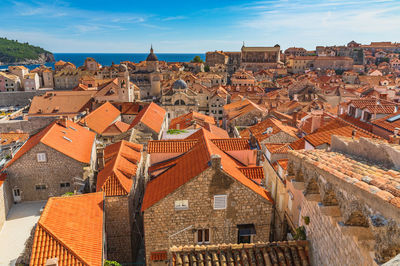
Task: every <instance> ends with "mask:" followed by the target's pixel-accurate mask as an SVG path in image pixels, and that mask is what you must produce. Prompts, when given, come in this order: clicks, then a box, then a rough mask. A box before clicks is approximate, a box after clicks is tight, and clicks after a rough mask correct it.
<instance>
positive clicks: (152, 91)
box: [129, 47, 162, 100]
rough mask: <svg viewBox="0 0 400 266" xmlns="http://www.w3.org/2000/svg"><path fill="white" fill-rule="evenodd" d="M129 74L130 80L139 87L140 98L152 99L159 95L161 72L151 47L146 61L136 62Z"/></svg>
mask: <svg viewBox="0 0 400 266" xmlns="http://www.w3.org/2000/svg"><path fill="white" fill-rule="evenodd" d="M129 75H130V79H131V81H132V82H133V83H134V84H135V85H137V86H138V87H139V88H140V99H142V100H144V99H153V97H156V98H158V97H160V96H161V81H162V74H161V72H160V68H159V61H158V58H157V56H156V55H155V53H154V50H153V47H151V48H150V53H149V55H148V56H147V58H146V61H143V62H140V63H139V64H136V65H135V67H134V69H133V70H131V71H130V72H129Z"/></svg>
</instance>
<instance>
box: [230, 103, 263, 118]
mask: <svg viewBox="0 0 400 266" xmlns="http://www.w3.org/2000/svg"><path fill="white" fill-rule="evenodd" d="M254 110H257V111H260V112H265V113H266V112H267V110H266V109H265V108H262V107H261V106H259V105H257V104H255V103H254V102H252V101H250V100H249V99H244V100H239V101H237V102H233V103H230V104H227V105H225V106H224V111H225V113H226V115H227V117H228V120H231V119H234V118H237V117H239V116H242V115H245V114H247V113H249V112H252V111H254Z"/></svg>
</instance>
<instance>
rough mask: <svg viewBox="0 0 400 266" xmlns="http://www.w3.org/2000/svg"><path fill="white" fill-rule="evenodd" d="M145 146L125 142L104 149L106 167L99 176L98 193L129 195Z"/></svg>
mask: <svg viewBox="0 0 400 266" xmlns="http://www.w3.org/2000/svg"><path fill="white" fill-rule="evenodd" d="M142 149H143V146H142V145H140V144H136V143H131V142H128V141H125V140H122V141H120V142H117V143H114V144H111V145H109V146H107V147H106V148H105V149H104V160H105V162H106V163H105V166H104V168H103V169H102V170H101V171H100V172H99V174H98V175H97V188H96V190H97V191H104V192H105V195H106V196H120V195H127V194H129V192H130V191H131V188H132V185H133V178H135V177H136V171H137V168H138V164H139V163H140V159H141V151H142Z"/></svg>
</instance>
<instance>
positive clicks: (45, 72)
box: [31, 66, 54, 89]
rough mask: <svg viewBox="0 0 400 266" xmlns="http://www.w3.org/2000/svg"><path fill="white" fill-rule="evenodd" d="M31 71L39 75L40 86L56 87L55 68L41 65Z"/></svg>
mask: <svg viewBox="0 0 400 266" xmlns="http://www.w3.org/2000/svg"><path fill="white" fill-rule="evenodd" d="M31 73H37V74H38V75H39V87H40V88H46V89H47V88H49V89H53V88H54V76H53V70H52V69H51V68H50V67H49V68H48V67H45V66H40V67H37V68H35V69H33V70H32V71H31Z"/></svg>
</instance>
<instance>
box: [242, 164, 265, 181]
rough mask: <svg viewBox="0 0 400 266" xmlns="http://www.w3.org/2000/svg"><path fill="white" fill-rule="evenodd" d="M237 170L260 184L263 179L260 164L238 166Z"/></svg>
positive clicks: (262, 170)
mask: <svg viewBox="0 0 400 266" xmlns="http://www.w3.org/2000/svg"><path fill="white" fill-rule="evenodd" d="M239 170H240V171H241V172H242V173H243V174H244V175H245V176H246V177H247V178H249V179H250V180H253V181H255V182H256V183H257V184H261V181H262V180H263V179H264V177H265V176H264V168H263V167H262V166H250V167H240V168H239Z"/></svg>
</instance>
